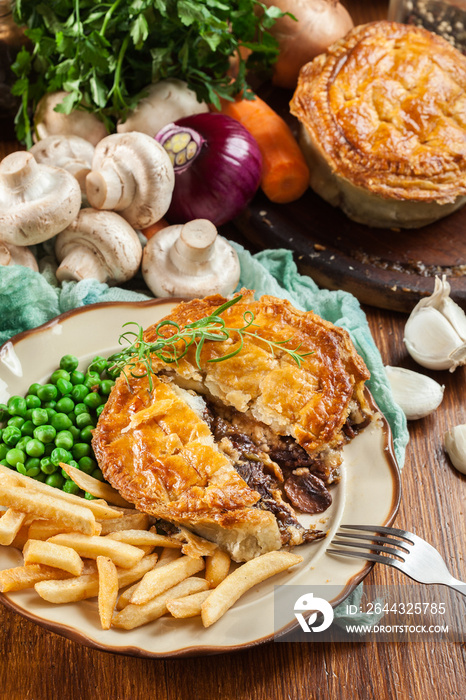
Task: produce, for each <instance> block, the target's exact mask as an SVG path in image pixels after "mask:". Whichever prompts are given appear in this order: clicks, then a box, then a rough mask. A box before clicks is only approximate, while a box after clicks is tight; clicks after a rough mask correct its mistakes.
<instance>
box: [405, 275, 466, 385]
mask: <svg viewBox="0 0 466 700" xmlns="http://www.w3.org/2000/svg"><path fill="white" fill-rule="evenodd" d="M465 341H466V315H465V313H464V311H463V310H462V309H461V307H459V306H458V304H456V303H455V302H454V301H453V300H452V299H451V298H450V285H449V284H448V282H447V281H446V278H445V276H443V278H442V280H440V279H439V278H438V277H436V278H435V288H434V292H433V294H432V295H431V296H430V297H428V298H427V299H422V300H421V301H420V302H419V303H418V304H416V306H415V307H414V309H413V310H412V312H411V314H410V316H409V318H408V321H407V323H406V326H405V331H404V342H405V345H406V349H407V350H408V352H409V354H410V355H411V357H412V358H413V359H414V360H415V361H416V362H417V363H418V364H420V365H422V366H423V367H427V368H428V369H438V370H441V369H449V370H450V372H453V371H454V370H455V369H456V367H458V366H459V365H464V364H466V342H465Z"/></svg>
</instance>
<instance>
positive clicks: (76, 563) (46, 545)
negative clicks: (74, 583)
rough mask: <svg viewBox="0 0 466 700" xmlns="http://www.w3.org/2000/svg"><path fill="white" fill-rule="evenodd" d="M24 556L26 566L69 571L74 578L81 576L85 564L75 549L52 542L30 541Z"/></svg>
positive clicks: (27, 543) (24, 550)
mask: <svg viewBox="0 0 466 700" xmlns="http://www.w3.org/2000/svg"><path fill="white" fill-rule="evenodd" d="M23 556H24V563H25V564H26V565H28V564H46V565H47V566H54V567H56V568H57V569H63V571H68V572H69V573H70V574H73V576H80V575H81V574H82V573H83V569H84V562H83V560H82V559H81V557H80V556H79V554H78V553H77V552H75V550H74V549H71V548H70V547H63V546H62V545H61V544H53V543H52V542H43V541H42V540H28V541H27V542H26V545H25V547H24V549H23Z"/></svg>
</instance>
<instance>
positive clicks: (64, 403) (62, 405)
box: [56, 396, 74, 414]
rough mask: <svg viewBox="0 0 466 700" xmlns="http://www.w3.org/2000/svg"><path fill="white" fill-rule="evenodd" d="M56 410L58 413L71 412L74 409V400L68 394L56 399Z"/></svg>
mask: <svg viewBox="0 0 466 700" xmlns="http://www.w3.org/2000/svg"><path fill="white" fill-rule="evenodd" d="M56 410H57V411H58V412H59V413H67V414H68V413H71V411H73V410H74V401H73V399H72V398H70V397H69V396H63V397H62V398H61V399H60V400H59V401H57V405H56Z"/></svg>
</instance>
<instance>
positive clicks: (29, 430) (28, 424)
mask: <svg viewBox="0 0 466 700" xmlns="http://www.w3.org/2000/svg"><path fill="white" fill-rule="evenodd" d="M34 428H35V425H34V423H33V422H32V420H26V421H24V423H23V425H22V426H21V428H20V430H21V435H29V436H32V434H33V432H34Z"/></svg>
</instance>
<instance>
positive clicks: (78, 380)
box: [70, 369, 85, 385]
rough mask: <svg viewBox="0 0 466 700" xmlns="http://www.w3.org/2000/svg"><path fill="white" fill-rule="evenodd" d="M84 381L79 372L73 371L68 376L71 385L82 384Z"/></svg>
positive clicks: (83, 376)
mask: <svg viewBox="0 0 466 700" xmlns="http://www.w3.org/2000/svg"><path fill="white" fill-rule="evenodd" d="M84 379H85V375H84V374H83V372H80V371H79V370H77V369H76V370H75V371H74V372H71V374H70V381H71V383H72V384H74V385H75V384H82V383H83V381H84Z"/></svg>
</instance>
